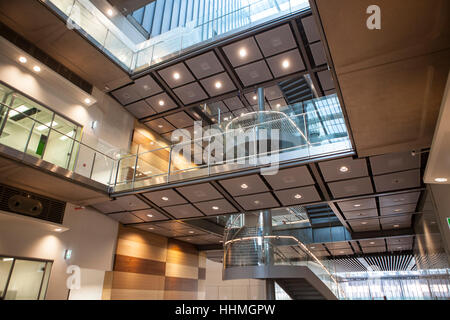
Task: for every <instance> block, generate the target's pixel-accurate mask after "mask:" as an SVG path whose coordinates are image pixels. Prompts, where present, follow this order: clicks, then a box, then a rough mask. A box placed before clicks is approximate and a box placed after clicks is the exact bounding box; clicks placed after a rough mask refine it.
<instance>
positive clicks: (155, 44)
mask: <svg viewBox="0 0 450 320" xmlns="http://www.w3.org/2000/svg"><path fill="white" fill-rule="evenodd" d="M43 2H44V4H45V5H47V6H48V8H50V9H51V10H53V11H54V12H56V13H57V14H58V15H59V16H60V17H61V18H62V19H64V20H65V21H66V22H67V26H68V27H69V28H72V29H77V30H78V31H79V32H80V33H81V34H82V35H84V36H85V37H86V38H87V39H88V40H89V41H90V42H91V43H92V44H93V45H95V46H96V47H97V48H98V49H100V50H101V51H103V52H104V53H105V54H107V55H108V56H109V57H110V58H111V59H113V60H114V61H115V62H116V63H118V64H119V65H120V66H121V67H122V68H123V69H125V70H127V71H128V72H129V73H135V72H137V71H141V70H144V69H146V68H149V67H152V66H154V65H157V64H159V63H161V62H164V61H166V60H168V59H171V58H174V57H177V56H180V55H182V54H184V53H187V52H189V51H192V50H195V49H196V48H198V47H200V46H204V45H207V44H209V43H213V42H215V41H217V40H220V39H223V38H226V37H229V36H231V35H233V34H236V33H238V32H242V31H245V30H247V29H250V28H252V27H255V26H258V25H261V24H263V23H266V22H269V21H272V20H276V19H280V18H283V17H287V16H290V15H293V14H297V13H299V12H302V11H304V10H307V9H309V2H308V1H307V0H275V1H269V0H257V1H247V0H241V1H235V5H234V6H233V7H231V6H225V5H223V4H222V5H221V4H220V3H219V2H220V1H211V2H210V1H203V2H204V3H203V2H202V1H200V2H202V3H199V1H193V2H192V4H190V5H188V6H187V7H186V8H185V9H184V10H185V11H186V12H185V14H184V17H185V18H184V19H182V21H180V19H181V18H179V16H181V15H180V14H179V11H180V9H179V8H178V10H175V9H174V8H172V7H170V8H171V10H169V7H167V8H164V9H158V8H156V9H154V10H157V9H158V10H160V12H158V13H157V12H153V18H152V19H153V20H152V21H151V23H153V24H158V23H159V29H158V30H159V32H158V34H157V35H155V36H150V37H149V38H147V37H144V36H139V35H137V36H136V33H137V31H136V30H133V32H130V28H133V24H131V23H130V22H129V21H128V20H127V19H122V20H120V21H118V20H117V19H114V15H116V14H117V13H115V12H114V11H113V10H112V9H109V10H106V11H105V12H103V11H101V10H100V9H99V8H97V7H96V6H95V5H94V4H93V3H92V2H91V1H89V0H74V1H73V0H45V1H43ZM188 15H189V17H188ZM141 19H144V17H141ZM156 20H158V21H156ZM175 20H176V23H175V25H176V27H175V28H170V30H169V27H164V25H167V24H168V25H169V26H171V25H172V24H174V21H175ZM164 28H165V29H167V30H163V29H164ZM131 34H133V35H131Z"/></svg>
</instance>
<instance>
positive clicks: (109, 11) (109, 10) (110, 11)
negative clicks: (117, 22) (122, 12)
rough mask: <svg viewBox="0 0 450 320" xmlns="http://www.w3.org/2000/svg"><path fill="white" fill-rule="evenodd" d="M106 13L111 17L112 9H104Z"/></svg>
mask: <svg viewBox="0 0 450 320" xmlns="http://www.w3.org/2000/svg"><path fill="white" fill-rule="evenodd" d="M106 14H107V15H108V16H110V17H112V16H113V14H114V11H113V10H112V9H108V10H107V11H106Z"/></svg>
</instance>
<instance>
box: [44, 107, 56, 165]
mask: <svg viewBox="0 0 450 320" xmlns="http://www.w3.org/2000/svg"><path fill="white" fill-rule="evenodd" d="M53 122H55V113H53V116H52V121H51V122H50V127H49V128H48V137H47V141H46V143H45V145H44V150H42V155H41V159H44V155H45V151H46V150H47V146H48V144H49V143H50V135H51V132H52V127H53Z"/></svg>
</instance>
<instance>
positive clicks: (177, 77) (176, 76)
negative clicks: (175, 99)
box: [173, 72, 181, 80]
mask: <svg viewBox="0 0 450 320" xmlns="http://www.w3.org/2000/svg"><path fill="white" fill-rule="evenodd" d="M180 77H181V76H180V74H179V73H178V72H175V73H174V74H173V78H174V79H175V80H178V79H180Z"/></svg>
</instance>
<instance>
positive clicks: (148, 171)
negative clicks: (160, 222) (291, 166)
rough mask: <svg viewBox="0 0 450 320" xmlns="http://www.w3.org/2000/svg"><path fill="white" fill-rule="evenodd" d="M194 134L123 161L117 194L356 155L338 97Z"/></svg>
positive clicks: (182, 134) (180, 133) (239, 119)
mask: <svg viewBox="0 0 450 320" xmlns="http://www.w3.org/2000/svg"><path fill="white" fill-rule="evenodd" d="M304 111H306V112H304ZM192 133H193V135H191V132H189V131H188V130H183V129H181V130H176V131H174V133H173V134H172V141H173V142H172V144H171V145H167V146H164V147H161V148H158V149H154V150H150V151H145V152H138V153H137V154H132V155H127V156H123V157H122V158H120V159H119V160H118V162H119V163H118V165H117V173H116V174H115V175H114V176H116V177H117V179H116V181H115V185H114V191H115V192H120V191H124V190H135V189H140V188H145V187H149V186H154V185H161V184H167V183H171V182H175V181H183V180H189V179H196V178H199V177H206V176H212V175H218V174H223V173H226V172H232V171H237V170H244V169H251V168H263V169H262V170H268V171H270V170H276V169H277V165H278V164H280V163H285V162H289V161H293V160H302V159H312V158H316V157H321V156H325V155H326V156H328V155H333V154H342V153H345V152H352V151H353V149H352V145H351V142H350V139H349V135H348V131H347V128H346V125H345V120H344V116H343V114H342V110H341V107H340V105H339V100H338V98H337V96H336V95H335V94H333V95H329V96H325V97H320V98H317V99H313V100H310V101H305V102H303V103H298V104H295V105H291V106H288V107H285V108H280V110H279V111H263V112H251V113H247V114H243V115H241V116H240V117H237V118H234V119H229V120H228V121H224V122H222V123H220V124H218V125H213V126H210V127H204V128H201V127H198V128H196V127H194V131H193V132H192ZM144 147H145V146H144Z"/></svg>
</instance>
